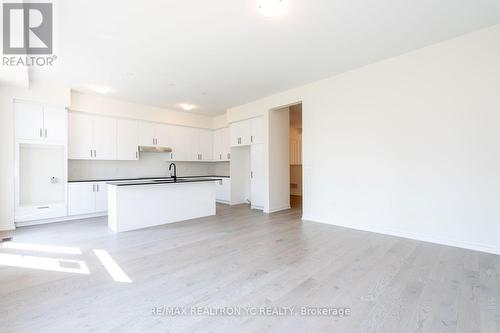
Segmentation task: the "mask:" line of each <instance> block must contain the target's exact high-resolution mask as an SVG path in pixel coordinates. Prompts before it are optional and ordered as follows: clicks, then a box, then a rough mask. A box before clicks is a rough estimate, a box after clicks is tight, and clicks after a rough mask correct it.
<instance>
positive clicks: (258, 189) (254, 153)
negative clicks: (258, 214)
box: [250, 144, 264, 209]
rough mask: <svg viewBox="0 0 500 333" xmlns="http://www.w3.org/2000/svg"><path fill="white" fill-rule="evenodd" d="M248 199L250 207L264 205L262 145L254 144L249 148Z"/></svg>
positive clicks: (261, 206)
mask: <svg viewBox="0 0 500 333" xmlns="http://www.w3.org/2000/svg"><path fill="white" fill-rule="evenodd" d="M250 166H251V167H250V170H251V171H250V173H251V175H250V177H251V180H250V200H251V202H252V208H257V209H262V208H263V207H264V145H263V144H256V145H252V147H251V148H250Z"/></svg>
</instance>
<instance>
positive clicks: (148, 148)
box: [139, 146, 172, 153]
mask: <svg viewBox="0 0 500 333" xmlns="http://www.w3.org/2000/svg"><path fill="white" fill-rule="evenodd" d="M139 151H143V152H145V153H171V152H172V148H170V147H157V146H139Z"/></svg>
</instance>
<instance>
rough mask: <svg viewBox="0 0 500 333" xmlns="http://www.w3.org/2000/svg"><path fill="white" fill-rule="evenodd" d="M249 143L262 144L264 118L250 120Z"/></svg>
mask: <svg viewBox="0 0 500 333" xmlns="http://www.w3.org/2000/svg"><path fill="white" fill-rule="evenodd" d="M250 128H251V133H250V143H251V144H254V143H257V144H258V143H264V117H257V118H253V119H250Z"/></svg>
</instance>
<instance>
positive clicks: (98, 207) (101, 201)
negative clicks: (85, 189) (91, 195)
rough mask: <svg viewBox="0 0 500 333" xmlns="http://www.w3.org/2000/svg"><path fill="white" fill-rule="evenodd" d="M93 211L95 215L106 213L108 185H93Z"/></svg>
mask: <svg viewBox="0 0 500 333" xmlns="http://www.w3.org/2000/svg"><path fill="white" fill-rule="evenodd" d="M95 188H96V191H95V211H96V212H97V213H100V212H107V211H108V185H106V183H96V184H95Z"/></svg>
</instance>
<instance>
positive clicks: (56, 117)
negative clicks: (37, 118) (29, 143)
mask: <svg viewBox="0 0 500 333" xmlns="http://www.w3.org/2000/svg"><path fill="white" fill-rule="evenodd" d="M43 127H44V133H43V135H44V138H45V140H46V141H53V142H62V143H64V142H66V135H67V126H66V109H64V108H55V107H44V108H43Z"/></svg>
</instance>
